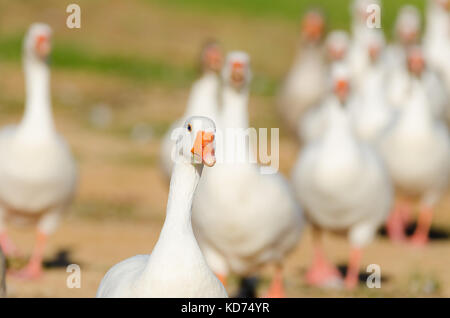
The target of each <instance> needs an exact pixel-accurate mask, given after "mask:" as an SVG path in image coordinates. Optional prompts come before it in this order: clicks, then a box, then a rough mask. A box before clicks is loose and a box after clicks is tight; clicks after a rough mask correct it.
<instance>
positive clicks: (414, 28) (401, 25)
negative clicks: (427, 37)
mask: <svg viewBox="0 0 450 318" xmlns="http://www.w3.org/2000/svg"><path fill="white" fill-rule="evenodd" d="M420 24H421V19H420V13H419V10H418V9H417V8H416V7H414V6H412V5H406V6H403V7H402V8H401V9H400V11H399V13H398V16H397V20H396V22H395V28H394V32H395V37H396V38H397V39H398V41H399V42H400V43H401V44H403V45H411V44H414V43H416V42H417V41H418V38H419V34H420Z"/></svg>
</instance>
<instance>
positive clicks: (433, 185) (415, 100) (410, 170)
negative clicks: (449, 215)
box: [381, 78, 450, 205]
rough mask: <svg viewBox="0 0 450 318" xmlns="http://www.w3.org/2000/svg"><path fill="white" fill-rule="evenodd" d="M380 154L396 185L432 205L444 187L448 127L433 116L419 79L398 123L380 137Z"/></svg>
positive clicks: (449, 155)
mask: <svg viewBox="0 0 450 318" xmlns="http://www.w3.org/2000/svg"><path fill="white" fill-rule="evenodd" d="M381 152H382V154H383V157H384V159H385V162H386V164H387V166H388V168H389V170H390V173H391V176H392V178H393V180H394V182H395V184H396V185H397V186H398V187H399V189H401V190H402V191H404V192H406V193H407V194H409V195H412V196H414V195H420V196H421V197H422V198H423V199H424V200H426V203H427V204H430V205H433V204H434V203H435V202H436V201H437V199H438V198H439V196H440V195H441V194H442V191H444V190H445V187H446V186H447V183H448V179H449V173H450V142H449V134H448V130H447V127H446V126H445V125H444V124H443V123H442V121H441V120H439V119H438V118H436V117H435V116H433V114H432V111H431V110H430V105H429V100H428V97H427V94H426V91H425V88H424V87H423V84H422V83H421V82H420V80H419V79H417V78H414V79H412V87H411V89H410V98H409V99H408V102H407V104H406V105H405V106H404V108H403V109H402V111H401V113H400V116H399V119H398V121H397V122H396V123H395V125H394V126H393V127H392V128H391V129H390V130H389V131H388V132H387V133H386V135H385V136H383V139H382V142H381Z"/></svg>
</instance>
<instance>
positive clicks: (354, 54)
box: [348, 0, 380, 90]
mask: <svg viewBox="0 0 450 318" xmlns="http://www.w3.org/2000/svg"><path fill="white" fill-rule="evenodd" d="M372 4H375V5H380V1H378V0H355V1H353V3H352V6H351V8H350V11H351V16H352V38H351V44H350V48H349V52H348V62H349V69H350V72H351V75H352V82H353V85H354V87H353V89H354V90H358V86H359V84H360V83H362V82H363V78H364V76H365V74H366V70H367V68H368V67H369V65H370V58H369V56H368V54H367V43H366V40H367V38H368V37H369V36H370V34H371V33H374V32H377V29H375V28H369V27H367V20H368V18H369V15H370V11H369V12H368V9H369V6H370V5H372Z"/></svg>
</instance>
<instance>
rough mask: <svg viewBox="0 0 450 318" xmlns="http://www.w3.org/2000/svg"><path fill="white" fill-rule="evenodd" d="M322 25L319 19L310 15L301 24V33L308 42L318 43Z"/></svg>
mask: <svg viewBox="0 0 450 318" xmlns="http://www.w3.org/2000/svg"><path fill="white" fill-rule="evenodd" d="M323 28H324V23H323V20H322V18H321V17H319V16H317V15H315V14H310V15H308V16H307V17H306V18H305V20H304V22H303V33H304V34H305V36H306V38H307V39H309V40H310V41H318V40H319V39H320V38H321V37H322V33H323Z"/></svg>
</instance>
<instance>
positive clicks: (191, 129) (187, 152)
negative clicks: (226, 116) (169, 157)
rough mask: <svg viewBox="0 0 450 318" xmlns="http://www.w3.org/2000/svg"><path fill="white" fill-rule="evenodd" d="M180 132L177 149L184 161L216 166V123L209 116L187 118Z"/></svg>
mask: <svg viewBox="0 0 450 318" xmlns="http://www.w3.org/2000/svg"><path fill="white" fill-rule="evenodd" d="M182 130H183V131H182V133H180V134H178V139H177V149H179V156H181V159H182V160H183V161H184V162H189V163H191V164H194V165H201V164H204V165H206V166H208V167H212V166H214V164H215V163H216V157H215V143H214V139H215V133H216V125H215V124H214V122H213V121H212V120H211V119H209V118H208V117H203V116H192V117H189V118H188V119H186V121H185V123H184V126H183V128H182Z"/></svg>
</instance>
